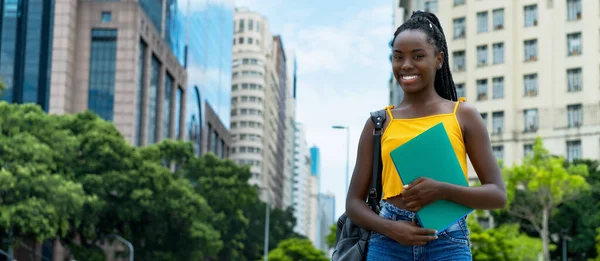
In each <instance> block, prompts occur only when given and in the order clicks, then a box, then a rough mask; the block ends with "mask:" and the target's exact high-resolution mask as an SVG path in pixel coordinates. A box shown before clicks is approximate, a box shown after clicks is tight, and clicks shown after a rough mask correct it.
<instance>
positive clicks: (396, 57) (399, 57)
mask: <svg viewBox="0 0 600 261" xmlns="http://www.w3.org/2000/svg"><path fill="white" fill-rule="evenodd" d="M400 59H402V56H400V55H394V60H400Z"/></svg>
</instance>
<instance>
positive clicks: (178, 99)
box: [175, 86, 183, 140]
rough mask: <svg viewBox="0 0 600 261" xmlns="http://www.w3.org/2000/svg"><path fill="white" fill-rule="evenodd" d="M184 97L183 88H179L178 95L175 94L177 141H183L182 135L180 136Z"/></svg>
mask: <svg viewBox="0 0 600 261" xmlns="http://www.w3.org/2000/svg"><path fill="white" fill-rule="evenodd" d="M182 96H183V89H181V86H179V87H177V93H176V94H175V137H176V139H178V140H179V139H181V134H180V130H181V128H180V127H179V126H180V125H179V124H180V123H181V120H180V119H181V102H182V101H181V98H182Z"/></svg>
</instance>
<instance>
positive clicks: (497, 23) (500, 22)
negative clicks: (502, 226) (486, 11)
mask: <svg viewBox="0 0 600 261" xmlns="http://www.w3.org/2000/svg"><path fill="white" fill-rule="evenodd" d="M492 19H493V23H494V25H493V26H494V30H502V29H504V8H500V9H496V10H494V11H492Z"/></svg>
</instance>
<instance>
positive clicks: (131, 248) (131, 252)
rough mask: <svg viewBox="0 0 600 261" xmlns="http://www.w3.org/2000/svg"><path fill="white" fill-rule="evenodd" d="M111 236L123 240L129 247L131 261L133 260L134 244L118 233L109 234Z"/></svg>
mask: <svg viewBox="0 0 600 261" xmlns="http://www.w3.org/2000/svg"><path fill="white" fill-rule="evenodd" d="M109 237H113V238H115V239H117V240H119V241H121V242H122V243H123V244H125V245H127V247H129V261H133V245H132V244H131V243H130V242H129V241H127V240H126V239H124V238H122V237H121V236H119V235H117V234H111V235H109Z"/></svg>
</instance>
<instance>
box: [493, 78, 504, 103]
mask: <svg viewBox="0 0 600 261" xmlns="http://www.w3.org/2000/svg"><path fill="white" fill-rule="evenodd" d="M492 92H493V99H502V98H504V77H495V78H493V79H492Z"/></svg>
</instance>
